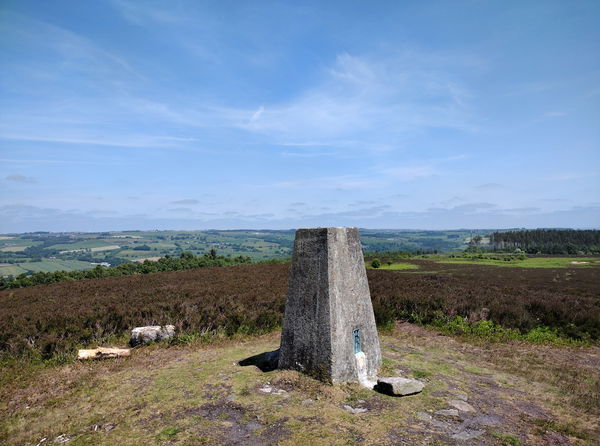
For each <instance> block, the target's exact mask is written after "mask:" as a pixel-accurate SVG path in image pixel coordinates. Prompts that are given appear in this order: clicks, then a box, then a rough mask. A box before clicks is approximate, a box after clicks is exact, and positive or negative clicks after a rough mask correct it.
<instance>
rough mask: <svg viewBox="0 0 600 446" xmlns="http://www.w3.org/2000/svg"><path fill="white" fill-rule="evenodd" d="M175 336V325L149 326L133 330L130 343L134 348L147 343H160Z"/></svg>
mask: <svg viewBox="0 0 600 446" xmlns="http://www.w3.org/2000/svg"><path fill="white" fill-rule="evenodd" d="M173 336H175V326H174V325H149V326H147V327H135V328H134V329H133V330H131V339H130V341H129V343H130V345H131V346H132V347H135V346H136V345H140V344H145V343H147V342H158V341H162V340H163V339H169V338H172V337H173Z"/></svg>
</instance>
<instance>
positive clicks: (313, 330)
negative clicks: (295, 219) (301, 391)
mask: <svg viewBox="0 0 600 446" xmlns="http://www.w3.org/2000/svg"><path fill="white" fill-rule="evenodd" d="M356 329H358V330H360V337H361V351H362V352H363V353H364V354H365V359H366V361H365V362H366V364H365V365H364V366H363V367H364V368H363V369H362V371H363V373H364V374H365V375H366V377H367V378H374V377H375V376H376V375H377V369H378V368H379V366H380V365H381V351H380V349H379V338H378V336H377V329H376V327H375V316H374V315H373V306H372V304H371V295H370V293H369V284H368V282H367V274H366V270H365V265H364V260H363V254H362V249H361V245H360V241H359V237H358V230H357V229H356V228H316V229H299V230H298V231H296V240H295V242H294V254H293V258H292V268H291V271H290V279H289V289H288V300H287V303H286V308H285V316H284V322H283V331H282V334H281V349H280V356H279V367H280V368H287V369H295V370H300V371H302V372H304V373H307V374H309V375H311V376H313V377H315V378H318V379H320V380H322V381H325V382H332V383H342V382H355V381H359V376H358V370H357V361H356V357H355V353H354V341H353V330H356Z"/></svg>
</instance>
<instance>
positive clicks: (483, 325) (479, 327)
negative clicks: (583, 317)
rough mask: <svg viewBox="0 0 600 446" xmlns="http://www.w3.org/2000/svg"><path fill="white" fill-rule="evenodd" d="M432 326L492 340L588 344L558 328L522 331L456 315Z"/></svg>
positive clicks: (475, 337)
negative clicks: (472, 320)
mask: <svg viewBox="0 0 600 446" xmlns="http://www.w3.org/2000/svg"><path fill="white" fill-rule="evenodd" d="M430 326H432V327H434V328H436V329H437V330H440V331H441V332H442V333H445V334H450V335H455V336H456V335H458V336H466V337H470V338H474V339H481V340H485V341H491V342H505V341H525V342H530V343H532V344H549V345H565V346H583V345H588V344H589V342H590V341H589V340H588V339H573V338H572V337H568V336H566V335H564V334H563V333H562V332H561V331H559V330H558V329H556V328H550V327H545V326H538V327H535V328H533V329H532V330H530V331H528V332H527V333H521V331H519V330H518V329H514V328H505V327H502V326H500V325H497V324H495V323H494V322H492V321H477V322H469V321H468V319H467V318H466V317H461V316H456V317H455V318H453V319H437V320H435V321H433V322H432V323H431V324H430Z"/></svg>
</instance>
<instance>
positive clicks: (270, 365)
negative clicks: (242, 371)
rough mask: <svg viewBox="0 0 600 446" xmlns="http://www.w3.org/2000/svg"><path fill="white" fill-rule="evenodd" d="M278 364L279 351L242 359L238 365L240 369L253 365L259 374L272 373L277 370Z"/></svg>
mask: <svg viewBox="0 0 600 446" xmlns="http://www.w3.org/2000/svg"><path fill="white" fill-rule="evenodd" d="M278 362H279V349H277V350H273V351H272V352H264V353H260V354H258V355H254V356H250V357H249V358H246V359H242V360H241V361H240V362H238V364H239V365H241V366H242V367H245V366H249V365H254V366H256V367H258V369H259V370H260V371H261V372H272V371H273V370H275V369H276V368H277V363H278Z"/></svg>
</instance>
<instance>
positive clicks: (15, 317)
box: [0, 258, 600, 359]
mask: <svg viewBox="0 0 600 446" xmlns="http://www.w3.org/2000/svg"><path fill="white" fill-rule="evenodd" d="M381 260H382V262H383V263H384V264H386V265H387V262H389V261H394V262H395V261H397V260H403V261H406V260H405V258H400V259H393V258H382V259H381ZM410 262H411V263H412V264H413V265H415V266H416V267H417V268H418V269H417V270H414V269H408V270H406V271H404V270H386V269H381V268H380V269H369V270H368V279H369V286H370V289H371V296H372V301H373V307H374V311H375V317H376V320H377V323H378V325H379V327H380V328H382V329H385V328H386V327H389V326H391V325H392V324H393V323H394V321H397V320H405V321H410V322H416V323H419V324H423V325H434V326H437V327H439V328H442V329H445V330H448V331H450V332H452V333H458V334H463V335H467V336H483V337H485V338H487V339H490V340H502V339H524V340H531V341H534V342H538V341H539V342H575V343H586V342H595V341H597V340H598V339H599V338H600V300H599V299H598V296H599V295H600V281H599V280H598V276H599V273H600V268H598V267H596V266H593V267H588V268H586V267H575V266H574V267H567V268H533V269H523V268H512V267H505V268H498V267H496V266H488V265H474V264H446V263H440V262H437V261H435V260H432V259H423V258H420V259H416V258H412V259H410ZM153 263H158V262H153ZM288 272H289V265H288V264H254V265H246V264H242V265H238V266H232V267H206V268H197V269H193V270H188V271H171V272H157V273H152V274H136V275H122V276H111V277H103V278H97V279H89V280H79V281H67V282H60V283H55V284H49V285H40V286H34V287H28V288H17V289H10V290H4V291H0V300H1V302H2V305H1V306H0V352H2V356H3V358H4V359H10V358H19V357H25V358H43V359H51V358H57V357H61V355H62V356H64V357H70V356H69V355H72V354H73V352H74V351H75V350H76V349H77V348H78V347H82V346H88V345H92V344H99V343H103V342H109V341H113V342H114V341H115V340H118V339H124V338H125V337H126V336H127V334H128V333H129V331H130V330H131V329H132V328H133V327H135V326H140V325H156V324H174V325H175V326H176V328H177V330H178V332H179V333H180V336H179V339H178V341H177V342H187V341H186V340H194V339H195V340H198V339H205V340H210V339H213V338H215V337H223V336H225V337H228V336H234V335H236V334H240V333H241V334H258V333H265V332H269V331H272V330H274V329H277V328H278V327H280V325H281V320H282V314H283V309H284V302H285V296H286V293H287V279H288Z"/></svg>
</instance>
